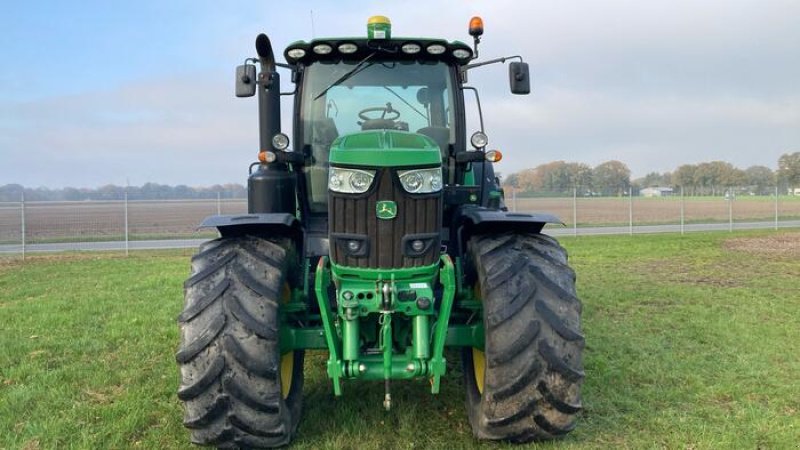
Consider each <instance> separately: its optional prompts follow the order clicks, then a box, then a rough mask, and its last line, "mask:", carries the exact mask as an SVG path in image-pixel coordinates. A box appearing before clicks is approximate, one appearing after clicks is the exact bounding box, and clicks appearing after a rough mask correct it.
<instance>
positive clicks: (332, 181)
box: [328, 167, 375, 194]
mask: <svg viewBox="0 0 800 450" xmlns="http://www.w3.org/2000/svg"><path fill="white" fill-rule="evenodd" d="M374 179H375V171H374V170H359V169H342V168H339V167H331V171H330V175H329V176H328V189H330V190H332V191H333V192H341V193H343V194H363V193H364V192H367V191H368V190H369V187H370V186H371V185H372V180H374Z"/></svg>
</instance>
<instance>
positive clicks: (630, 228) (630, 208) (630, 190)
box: [628, 187, 633, 236]
mask: <svg viewBox="0 0 800 450" xmlns="http://www.w3.org/2000/svg"><path fill="white" fill-rule="evenodd" d="M628 234H630V235H631V236H633V187H628Z"/></svg>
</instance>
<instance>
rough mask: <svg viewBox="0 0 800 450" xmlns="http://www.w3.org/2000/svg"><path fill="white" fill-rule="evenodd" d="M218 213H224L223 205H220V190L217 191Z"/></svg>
mask: <svg viewBox="0 0 800 450" xmlns="http://www.w3.org/2000/svg"><path fill="white" fill-rule="evenodd" d="M217 215H218V216H221V215H222V205H220V195H219V191H217Z"/></svg>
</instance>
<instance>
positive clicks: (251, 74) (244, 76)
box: [236, 64, 256, 97]
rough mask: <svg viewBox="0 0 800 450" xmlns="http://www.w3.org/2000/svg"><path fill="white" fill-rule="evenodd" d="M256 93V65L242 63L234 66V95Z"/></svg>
mask: <svg viewBox="0 0 800 450" xmlns="http://www.w3.org/2000/svg"><path fill="white" fill-rule="evenodd" d="M254 95H256V66H254V65H252V64H244V65H242V66H239V67H237V68H236V96H237V97H252V96H254Z"/></svg>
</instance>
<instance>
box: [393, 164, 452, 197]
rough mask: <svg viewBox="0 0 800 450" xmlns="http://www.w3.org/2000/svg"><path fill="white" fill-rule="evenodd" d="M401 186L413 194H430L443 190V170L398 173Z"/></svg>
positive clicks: (416, 170) (438, 168)
mask: <svg viewBox="0 0 800 450" xmlns="http://www.w3.org/2000/svg"><path fill="white" fill-rule="evenodd" d="M397 175H398V176H399V177H400V184H402V185H403V189H405V190H406V192H409V193H411V194H429V193H431V192H439V191H441V190H442V168H441V167H436V168H433V169H415V170H405V171H401V172H398V173H397Z"/></svg>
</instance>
